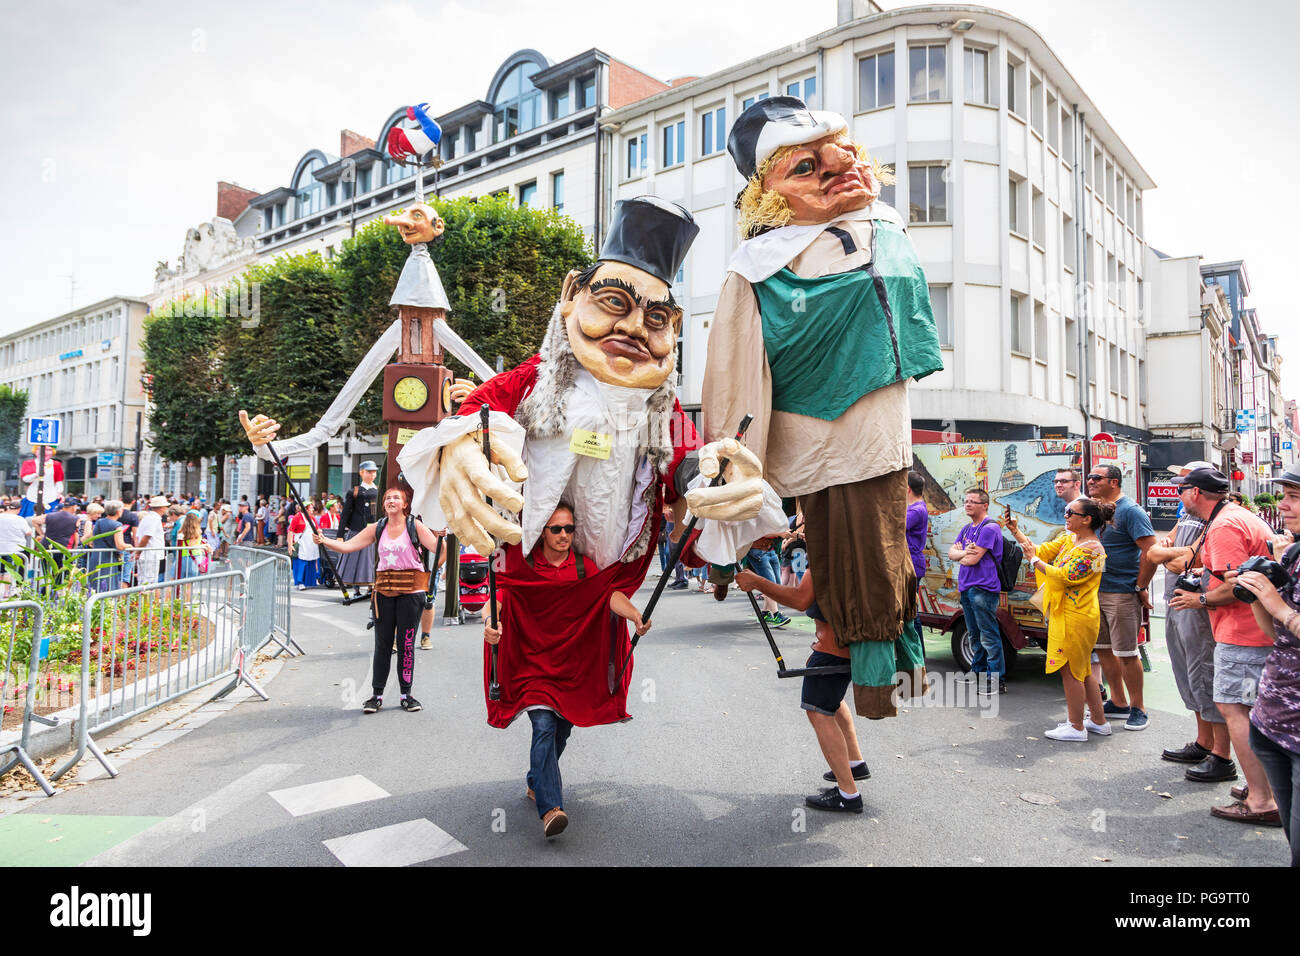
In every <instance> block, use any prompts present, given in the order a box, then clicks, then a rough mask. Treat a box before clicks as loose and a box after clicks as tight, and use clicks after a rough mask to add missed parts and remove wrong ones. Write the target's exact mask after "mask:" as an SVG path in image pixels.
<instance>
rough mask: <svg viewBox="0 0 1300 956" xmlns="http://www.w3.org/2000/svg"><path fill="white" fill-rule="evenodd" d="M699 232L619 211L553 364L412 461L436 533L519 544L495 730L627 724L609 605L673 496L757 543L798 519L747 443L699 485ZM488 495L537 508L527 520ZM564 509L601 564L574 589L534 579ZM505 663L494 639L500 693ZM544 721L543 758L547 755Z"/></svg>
mask: <svg viewBox="0 0 1300 956" xmlns="http://www.w3.org/2000/svg"><path fill="white" fill-rule="evenodd" d="M698 231H699V229H698V227H697V226H696V225H695V222H694V221H693V220H692V218H691V216H690V214H689V213H687V212H686V211H685V210H684V209H682V208H681V207H680V206H677V205H676V204H674V203H669V202H665V201H663V200H660V199H656V198H654V197H641V198H638V199H629V200H623V201H621V202H619V203H618V204H617V206H616V207H615V211H614V216H613V218H612V221H611V222H610V227H609V234H608V236H607V238H606V241H605V244H604V246H603V248H602V249H601V253H600V257H599V261H598V262H597V263H596V264H595V265H594V266H591V267H590V268H588V269H585V270H582V271H577V270H575V271H573V272H570V273H569V274H568V276H567V277H566V278H565V280H564V286H563V290H562V291H561V294H560V301H559V302H558V303H557V305H556V307H555V311H554V313H553V314H552V317H551V324H550V327H549V328H548V330H547V333H546V338H545V340H544V341H543V342H542V348H541V352H540V354H538V355H535V356H533V357H532V358H530V359H528V360H527V361H526V362H524V363H523V364H522V365H520V366H518V367H517V368H515V369H513V370H511V371H509V372H506V373H503V374H500V375H497V376H496V377H495V378H493V379H492V380H491V381H488V382H486V383H484V384H483V385H482V386H480V387H479V388H478V389H476V390H475V391H474V392H472V393H471V394H470V395H469V397H468V398H466V400H465V401H464V403H463V404H462V405H461V406H460V410H459V415H458V416H456V417H452V418H447V419H444V420H443V421H442V422H441V423H439V424H438V425H437V426H436V427H434V428H427V429H424V430H422V431H420V432H419V433H418V434H417V435H416V436H415V437H414V438H412V439H411V441H410V442H409V443H408V444H407V446H406V448H405V449H403V451H402V452H401V453H400V454H399V455H398V462H399V464H400V465H401V468H402V473H403V475H404V476H405V478H406V480H407V481H408V482H409V483H410V485H411V487H412V488H414V489H415V498H414V500H413V501H412V506H411V509H412V512H413V513H417V514H422V515H423V516H424V520H425V521H426V522H432V523H433V524H434V525H440V524H441V523H442V522H443V521H444V518H445V521H446V523H447V525H448V526H449V527H450V528H451V529H452V531H454V532H455V533H456V536H457V538H459V539H460V540H461V541H463V542H464V543H465V544H467V545H470V546H471V547H474V548H477V549H478V550H479V551H481V552H482V553H484V554H487V553H489V552H491V551H492V550H493V542H492V541H491V540H490V539H489V537H488V536H489V535H495V536H497V537H499V538H500V539H501V540H503V541H504V542H506V546H505V548H504V556H503V561H502V564H503V568H502V570H501V571H500V572H499V573H498V577H497V580H498V582H499V583H500V584H501V585H502V587H503V590H504V595H503V598H502V611H501V627H500V644H499V646H498V649H499V660H498V665H497V676H498V680H499V683H500V699H498V700H493V699H492V697H491V694H485V696H486V697H487V698H488V700H487V718H488V723H490V724H491V725H492V726H494V727H507V726H509V725H510V723H511V722H512V721H513V720H514V719H515V718H516V717H518V716H519V714H521V713H523V712H524V711H527V710H533V709H536V708H545V709H548V710H550V711H552V712H554V714H555V715H557V717H558V718H559V719H560V721H561V722H562V723H561V726H562V727H564V726H566V725H576V726H579V727H590V726H594V725H599V724H609V723H616V722H619V721H624V720H627V719H628V716H629V715H628V712H627V691H628V686H629V684H630V682H631V673H632V672H631V668H630V667H629V668H628V669H627V670H626V672H625V673H623V675H622V679H621V680H618V679H617V677H616V675H618V674H619V672H620V670H621V668H622V666H623V664H624V661H625V659H626V658H627V656H628V655H629V653H630V648H629V636H628V632H627V624H626V622H625V621H624V619H623V618H621V617H616V616H615V615H613V614H612V613H611V610H610V607H611V604H610V601H611V597H612V595H613V594H614V592H616V591H617V592H621V593H622V594H624V595H627V596H630V595H632V594H633V593H634V592H635V591H636V590H637V588H638V587H640V585H641V582H642V581H643V580H644V579H645V576H646V571H647V569H648V567H649V564H650V560H651V557H652V555H654V554H655V550H656V542H657V540H658V535H659V533H660V526H661V524H662V522H663V505H664V502H665V501H667V502H669V503H675V506H676V508H677V509H678V512H679V514H681V513H684V508H683V505H684V504H685V503H687V502H688V503H689V505H690V507H691V510H692V511H694V512H696V513H697V514H700V515H702V516H703V517H705V518H712V519H716V520H715V521H714V522H713V523H714V524H717V523H719V522H731V523H732V527H733V528H735V529H737V530H736V534H737V535H738V536H739V537H741V538H745V540H752V539H753V538H756V537H759V536H760V535H761V534H763V533H764V532H767V533H771V532H772V530H773V529H772V527H771V524H772V522H773V520H775V527H776V528H777V529H780V528H783V527H784V526H785V522H784V519H783V516H782V515H781V514H780V510H779V500H776V505H777V507H776V515H775V519H773V517H772V515H771V513H770V510H771V509H770V507H769V506H765V501H764V493H765V492H766V495H767V496H768V499H769V501H770V500H773V499H774V497H775V496H774V495H773V493H772V492H771V490H770V489H767V488H766V486H765V485H764V483H763V482H762V480H761V477H760V475H759V470H758V467H757V462H756V460H755V459H754V458H753V456H752V455H750V454H749V453H748V452H747V451H746V450H745V449H744V448H743V447H740V446H738V445H737V444H736V443H735V442H734V441H732V442H730V443H727V442H724V443H722V446H721V451H722V455H723V457H724V458H726V459H728V460H729V462H730V464H729V465H728V466H727V471H728V474H727V478H728V480H729V481H728V484H727V485H722V486H719V487H716V488H701V487H693V485H692V478H695V479H696V483H698V480H699V478H700V476H703V477H711V476H712V475H713V474H716V473H717V466H718V464H719V462H718V460H717V458H716V457H713V456H710V455H707V454H704V453H701V454H700V456H699V459H698V467H697V459H696V456H695V454H694V453H693V449H695V448H696V445H697V441H696V435H695V429H694V427H693V426H692V425H691V423H690V420H689V419H687V418H686V416H685V415H684V414H683V412H682V409H681V406H680V405H679V404H678V402H677V398H676V394H675V389H674V384H673V382H674V378H675V375H674V371H675V367H676V344H677V336H678V334H679V333H680V330H681V320H682V310H681V308H680V307H679V306H678V305H677V303H676V301H674V299H673V295H672V292H671V289H670V286H671V283H672V280H673V276H674V275H676V273H677V270H678V268H679V267H680V266H681V264H682V261H683V260H684V259H685V257H686V252H687V249H688V248H689V246H690V244H691V242H692V240H693V239H694V238H695V235H696V233H697V232H698ZM482 406H487V407H488V408H490V409H491V414H490V428H489V433H490V436H491V442H490V444H491V451H492V456H493V461H494V462H496V463H497V464H499V465H500V466H501V467H502V468H504V473H505V475H507V476H508V477H509V478H510V479H512V483H510V484H507V483H506V482H505V481H503V480H501V477H500V476H499V475H498V474H496V473H493V472H492V471H490V470H489V468H488V466H487V463H486V461H485V459H484V456H483V451H482V447H481V441H480V434H479V414H478V413H479V409H480V408H481V407H482ZM697 471H698V473H699V474H698V475H697ZM518 482H523V483H524V484H523V487H522V494H520V493H519V490H518V488H519V485H518V484H516V483H518ZM484 496H487V497H490V498H491V499H492V500H493V503H494V504H495V505H496V506H500V507H504V508H505V509H506V510H507V511H509V512H515V513H520V512H522V526H521V525H520V524H516V523H515V522H514V521H513V520H510V519H509V518H507V517H505V516H504V515H502V514H500V513H498V512H497V511H495V510H494V509H493V508H491V507H489V506H488V504H487V503H486V502H485V501H484ZM683 499H684V500H683ZM561 500H564V501H565V502H568V503H570V504H571V505H572V510H573V521H574V525H575V526H576V531H575V532H574V538H573V540H574V548H575V549H576V550H577V552H578V553H579V554H581V555H582V556H583V558H584V559H585V562H586V563H587V564H589V565H590V568H589V569H588V570H587V571H586V572H585V574H584V575H583V576H582V577H580V578H578V579H576V580H573V581H557V580H555V578H554V576H553V575H550V576H546V577H543V576H542V574H540V573H539V572H538V571H537V570H535V567H536V566H537V561H539V560H540V558H537V557H536V555H535V553H534V552H535V549H536V548H537V546H538V543H539V539H540V538H541V534H542V528H543V526H544V525H545V524H546V522H547V520H548V519H549V518H550V516H551V514H552V513H553V512H554V511H555V510H556V506H557V505H558V504H559V503H560V501H561ZM764 519H766V520H767V525H766V526H765V525H763V521H764ZM679 526H680V521H679ZM734 558H735V555H734V552H733V553H730V554H722V559H724V560H727V561H731V560H734ZM490 670H491V651H490V649H489V648H488V647H487V646H485V648H484V675H483V684H484V690H485V691H487V690H488V686H489V674H490ZM538 726H539V724H538V722H536V721H535V722H534V741H533V749H534V757H535V756H536V754H537V752H538V748H539V747H540V748H542V749H545V748H546V747H547V746H548V744H547V742H546V740H544V739H543V740H540V741H539V739H538V737H537V734H538V731H537V727H538ZM548 726H549V725H548ZM564 734H565V736H567V730H565V731H564ZM549 746H553V745H549ZM559 746H560V749H562V747H563V745H562V744H560V745H559ZM552 752H554V751H552ZM555 756H557V757H558V753H557V754H555ZM556 799H557V797H556V796H554V795H548V794H546V793H544V792H543V790H541V789H539V790H538V792H537V809H538V814H539V815H540V816H542V818H543V823H544V825H545V827H546V832H547V835H552V833H553V832H557V831H556V830H555V829H554V828H553V827H552V826H551V821H552V820H554V819H555V811H556V810H561V811H562V807H561V806H560V805H559V804H558V803H556V802H555V800H556ZM548 815H549V817H548Z"/></svg>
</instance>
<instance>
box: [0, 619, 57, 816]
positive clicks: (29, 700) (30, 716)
mask: <svg viewBox="0 0 1300 956" xmlns="http://www.w3.org/2000/svg"><path fill="white" fill-rule="evenodd" d="M44 616H45V615H44V609H43V608H42V607H41V606H40V604H38V603H37V602H35V601H9V602H6V603H5V604H0V628H2V629H3V630H0V634H3V633H4V631H8V632H9V640H8V644H7V647H6V650H5V657H4V670H3V671H0V712H3V710H4V709H5V708H6V707H9V706H10V704H9V703H8V701H9V683H10V681H11V680H12V679H14V678H16V677H17V673H16V672H15V671H14V643H15V641H16V639H17V636H18V625H19V624H20V623H22V622H24V621H26V620H28V619H30V621H31V625H32V632H31V645H30V647H29V649H28V653H27V660H28V666H27V690H26V694H25V695H24V701H23V730H22V740H21V741H20V742H19V743H16V744H9V745H8V746H6V747H3V748H0V757H3V756H4V755H5V754H9V753H12V754H13V757H11V758H10V759H9V760H6V761H5V762H4V764H3V765H0V776H3V775H4V774H6V773H8V772H9V771H10V770H11V769H13V767H14V765H15V764H20V763H21V764H22V765H23V767H24V768H25V769H26V770H27V772H28V773H29V774H31V775H32V779H33V780H35V781H36V782H37V783H38V784H40V787H41V789H42V790H44V791H45V795H46V796H47V797H52V796H54V788H53V787H52V786H50V782H49V781H48V780H46V779H45V775H44V774H42V773H41V772H40V771H39V770H38V769H36V764H35V763H34V762H33V761H32V758H31V757H30V756H28V753H27V750H28V747H29V746H30V742H31V725H32V721H33V720H35V721H37V722H40V723H43V724H46V725H47V726H53V725H54V724H55V723H56V721H54V720H51V719H50V718H48V717H41V716H39V715H37V714H35V713H34V712H33V711H34V709H35V707H36V680H37V675H38V672H39V668H40V663H41V653H40V650H41V623H42V621H43V619H44Z"/></svg>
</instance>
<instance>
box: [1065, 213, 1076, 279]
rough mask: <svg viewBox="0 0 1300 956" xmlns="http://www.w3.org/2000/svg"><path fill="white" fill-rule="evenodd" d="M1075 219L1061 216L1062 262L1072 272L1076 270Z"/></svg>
mask: <svg viewBox="0 0 1300 956" xmlns="http://www.w3.org/2000/svg"><path fill="white" fill-rule="evenodd" d="M1075 254H1076V253H1075V248H1074V220H1073V219H1071V218H1070V217H1069V216H1066V215H1062V216H1061V262H1062V263H1063V264H1064V265H1065V268H1067V269H1069V270H1070V271H1071V272H1073V271H1074V257H1075Z"/></svg>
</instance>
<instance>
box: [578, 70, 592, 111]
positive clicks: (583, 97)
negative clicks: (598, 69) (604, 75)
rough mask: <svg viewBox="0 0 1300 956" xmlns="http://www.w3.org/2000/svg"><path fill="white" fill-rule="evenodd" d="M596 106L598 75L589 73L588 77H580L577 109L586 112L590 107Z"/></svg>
mask: <svg viewBox="0 0 1300 956" xmlns="http://www.w3.org/2000/svg"><path fill="white" fill-rule="evenodd" d="M595 105H596V74H595V73H588V74H587V75H586V76H580V77H578V103H577V108H578V109H580V110H585V109H586V108H587V107H589V106H595Z"/></svg>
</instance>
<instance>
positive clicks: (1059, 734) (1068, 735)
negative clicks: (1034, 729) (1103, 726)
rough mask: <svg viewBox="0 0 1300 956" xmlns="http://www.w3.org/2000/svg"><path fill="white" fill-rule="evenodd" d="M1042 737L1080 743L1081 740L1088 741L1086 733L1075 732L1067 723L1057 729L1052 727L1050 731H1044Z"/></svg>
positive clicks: (1082, 731)
mask: <svg viewBox="0 0 1300 956" xmlns="http://www.w3.org/2000/svg"><path fill="white" fill-rule="evenodd" d="M1043 736H1044V737H1049V738H1051V739H1052V740H1073V741H1081V740H1087V739H1088V731H1086V730H1075V729H1074V728H1073V727H1071V726H1070V725H1069V724H1068V723H1066V724H1061V725H1060V726H1059V727H1053V728H1052V729H1051V730H1049V731H1046V732H1045V733H1044V734H1043Z"/></svg>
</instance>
